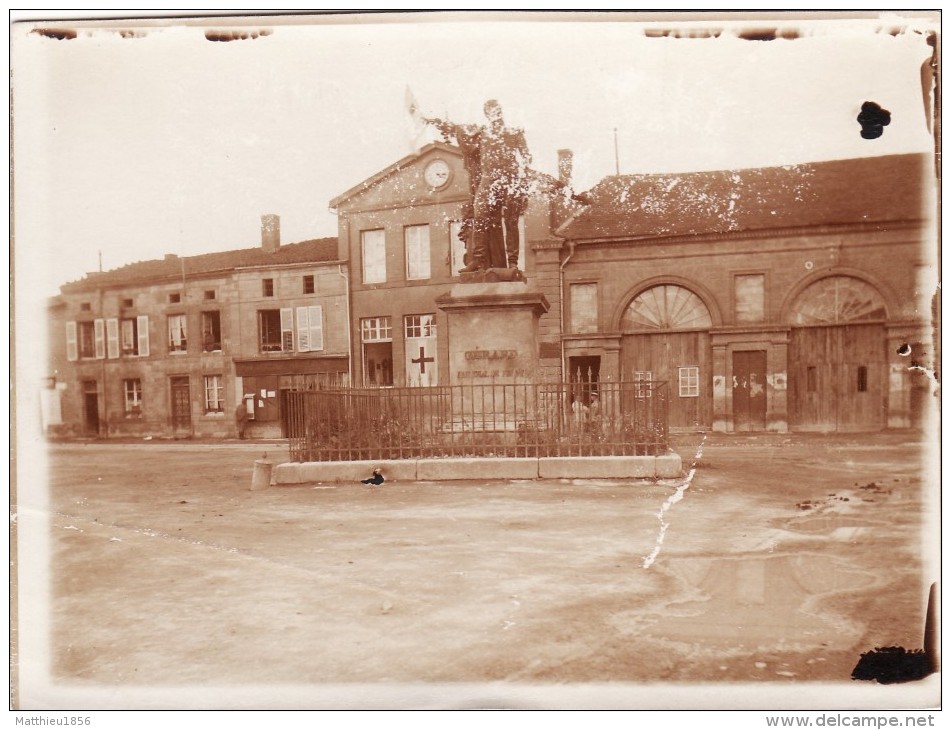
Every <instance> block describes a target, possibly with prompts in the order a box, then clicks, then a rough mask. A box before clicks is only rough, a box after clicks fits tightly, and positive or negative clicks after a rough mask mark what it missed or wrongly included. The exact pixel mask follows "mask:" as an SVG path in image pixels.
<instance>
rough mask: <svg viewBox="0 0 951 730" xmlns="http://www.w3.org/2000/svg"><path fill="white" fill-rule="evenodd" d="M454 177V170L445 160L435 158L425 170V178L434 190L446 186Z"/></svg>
mask: <svg viewBox="0 0 951 730" xmlns="http://www.w3.org/2000/svg"><path fill="white" fill-rule="evenodd" d="M450 177H452V170H451V169H450V168H449V164H448V163H447V162H446V161H445V160H433V161H432V162H430V163H429V164H428V165H426V169H425V170H423V179H424V180H425V181H426V184H427V185H428V186H429V187H431V188H432V189H433V190H436V189H438V188H441V187H444V186H446V185H447V184H448V183H449V178H450Z"/></svg>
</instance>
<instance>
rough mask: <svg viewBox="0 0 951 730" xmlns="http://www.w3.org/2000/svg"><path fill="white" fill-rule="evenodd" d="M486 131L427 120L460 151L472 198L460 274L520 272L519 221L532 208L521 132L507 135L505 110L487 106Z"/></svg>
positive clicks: (489, 103) (463, 234)
mask: <svg viewBox="0 0 951 730" xmlns="http://www.w3.org/2000/svg"><path fill="white" fill-rule="evenodd" d="M484 110H485V115H486V118H487V120H488V123H487V124H486V125H485V126H477V125H460V124H452V123H451V122H446V121H443V120H441V119H432V118H424V120H425V121H426V122H427V123H429V124H432V125H434V126H435V127H436V128H437V129H439V131H440V132H442V134H443V137H444V138H445V139H446V140H447V141H449V140H450V139H454V140H455V141H456V143H457V144H458V145H459V147H460V149H461V150H462V155H463V164H464V166H465V168H466V172H468V173H469V189H470V193H471V195H472V204H471V211H470V210H468V209H467V211H466V213H467V217H466V220H465V221H463V226H462V232H460V238H462V239H463V240H464V241H467V242H468V245H467V256H466V258H467V261H466V267H465V268H464V269H462V271H461V272H460V273H462V272H471V271H481V270H484V269H487V268H506V267H511V268H516V267H517V266H518V255H519V250H520V245H521V244H520V240H519V232H518V220H519V218H520V217H521V215H522V214H523V213H524V212H525V209H526V207H527V206H528V165H529V164H530V162H531V154H530V153H529V151H528V145H527V144H526V143H525V134H524V132H523V131H522V130H520V129H509V128H507V127H506V126H505V123H504V121H503V119H502V107H501V106H499V103H498V102H497V101H495V100H490V101H487V102H486V103H485V107H484Z"/></svg>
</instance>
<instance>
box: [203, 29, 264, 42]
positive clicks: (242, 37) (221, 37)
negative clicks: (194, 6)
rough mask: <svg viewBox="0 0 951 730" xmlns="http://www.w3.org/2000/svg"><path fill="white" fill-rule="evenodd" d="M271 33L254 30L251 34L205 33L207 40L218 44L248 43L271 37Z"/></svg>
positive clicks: (229, 32)
mask: <svg viewBox="0 0 951 730" xmlns="http://www.w3.org/2000/svg"><path fill="white" fill-rule="evenodd" d="M269 35H271V31H269V30H267V29H264V30H252V31H250V32H246V31H237V30H208V31H205V39H206V40H209V41H215V42H218V43H227V42H228V41H248V40H254V39H255V38H258V37H260V36H269Z"/></svg>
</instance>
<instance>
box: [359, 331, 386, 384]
mask: <svg viewBox="0 0 951 730" xmlns="http://www.w3.org/2000/svg"><path fill="white" fill-rule="evenodd" d="M360 334H361V339H362V341H363V382H364V383H365V384H366V385H377V386H390V385H393V327H392V324H391V323H390V318H389V317H368V318H367V319H362V320H360Z"/></svg>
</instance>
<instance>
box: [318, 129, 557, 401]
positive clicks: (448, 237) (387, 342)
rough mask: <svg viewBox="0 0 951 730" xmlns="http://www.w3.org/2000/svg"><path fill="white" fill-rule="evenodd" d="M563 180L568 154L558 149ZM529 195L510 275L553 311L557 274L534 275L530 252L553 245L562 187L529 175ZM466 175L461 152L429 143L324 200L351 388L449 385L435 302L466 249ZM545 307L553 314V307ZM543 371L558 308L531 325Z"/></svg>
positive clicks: (551, 365)
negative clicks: (342, 304) (342, 280)
mask: <svg viewBox="0 0 951 730" xmlns="http://www.w3.org/2000/svg"><path fill="white" fill-rule="evenodd" d="M562 159H563V161H564V162H563V164H562V170H563V174H562V178H563V180H564V181H565V182H567V177H568V176H569V175H570V162H567V161H568V160H569V159H570V158H569V155H568V153H562ZM532 189H533V194H532V197H531V200H530V203H529V207H528V210H527V211H526V212H525V214H524V215H523V216H522V219H521V222H520V232H521V235H520V237H521V241H522V245H521V255H520V258H519V269H520V270H522V271H523V272H525V275H526V276H527V277H528V279H529V280H530V281H532V282H534V283H535V284H536V285H538V286H541V287H546V288H547V292H546V293H548V294H549V295H550V296H554V297H555V300H554V304H555V306H556V305H557V296H558V285H557V282H558V277H557V272H552V271H539V270H538V269H537V267H536V254H537V251H538V250H546V251H551V252H554V253H553V254H550V256H556V255H557V251H558V249H559V248H560V247H561V242H560V241H559V240H558V239H556V238H555V237H554V236H553V235H552V230H553V229H554V227H555V226H556V225H558V224H559V223H560V222H562V221H563V220H564V218H565V217H566V216H567V211H568V209H569V203H568V201H567V198H566V195H565V194H564V190H565V188H564V187H559V186H558V185H557V184H556V180H555V179H554V178H552V177H550V176H548V175H544V174H541V173H533V188H532ZM468 201H469V178H468V174H467V173H466V171H465V168H464V166H463V160H462V154H461V152H460V150H459V149H458V148H457V147H455V146H452V145H448V144H445V143H441V142H435V143H431V144H428V145H426V146H425V147H423V148H422V149H420V150H419V151H418V152H416V153H413V154H411V155H408V156H407V157H404V158H403V159H401V160H399V161H398V162H396V163H394V164H393V165H391V166H389V167H387V168H386V169H385V170H382V171H381V172H379V173H377V174H376V175H374V176H373V177H371V178H369V179H367V180H364V181H363V182H361V183H359V184H358V185H355V186H354V187H352V188H350V189H349V190H347V191H346V192H344V193H342V194H341V195H339V196H337V197H336V198H334V199H333V200H332V201H331V202H330V206H331V207H332V208H333V209H335V210H336V211H337V215H338V221H339V222H338V225H339V251H338V257H339V258H341V259H346V260H348V261H349V262H350V269H351V278H352V281H351V322H350V326H351V338H352V342H353V371H354V380H353V382H354V383H355V384H356V385H361V386H362V385H366V386H397V387H399V386H435V385H449V384H450V373H449V367H448V362H449V361H448V352H449V350H448V342H447V338H446V334H445V333H446V326H445V325H446V322H445V314H444V313H443V312H441V311H439V309H438V307H437V306H436V303H435V302H436V299H437V297H439V296H440V295H443V294H445V293H447V292H448V291H449V289H450V288H451V286H452V285H453V284H456V283H459V281H460V279H459V275H458V272H459V270H460V269H461V268H463V266H464V264H463V255H464V253H465V246H464V245H463V243H462V242H461V241H460V240H459V237H458V234H459V229H460V227H461V225H462V220H463V217H464V207H465V205H466V203H467V202H468ZM555 306H553V309H555ZM539 329H540V332H539V341H540V345H539V356H540V362H541V364H542V367H543V369H544V370H545V371H546V374H547V375H549V376H550V375H554V376H555V377H557V374H558V372H559V371H560V367H559V353H560V345H559V338H560V329H559V322H558V315H557V310H556V309H555V311H551V312H549V313H548V314H546V315H543V317H542V320H541V322H540V324H539Z"/></svg>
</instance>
